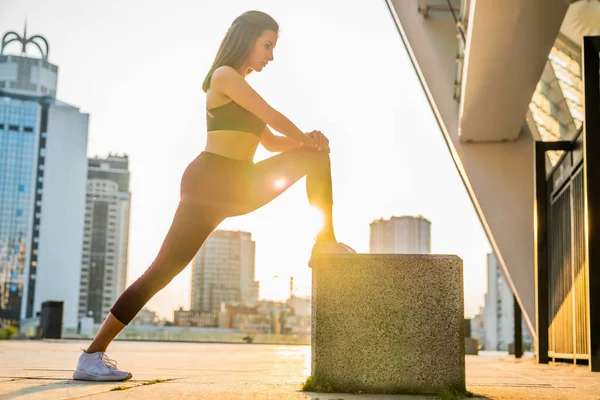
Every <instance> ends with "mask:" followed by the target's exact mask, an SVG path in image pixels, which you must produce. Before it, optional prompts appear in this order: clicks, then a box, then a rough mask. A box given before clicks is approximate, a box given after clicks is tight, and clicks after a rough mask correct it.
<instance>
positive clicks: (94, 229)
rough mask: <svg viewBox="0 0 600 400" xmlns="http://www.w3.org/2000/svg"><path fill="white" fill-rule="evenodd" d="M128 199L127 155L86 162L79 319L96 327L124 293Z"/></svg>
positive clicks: (127, 243)
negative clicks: (92, 320)
mask: <svg viewBox="0 0 600 400" xmlns="http://www.w3.org/2000/svg"><path fill="white" fill-rule="evenodd" d="M130 199H131V193H130V191H129V159H128V157H127V156H122V157H121V156H117V155H109V157H107V158H90V159H89V160H88V181H87V191H86V205H85V229H84V235H83V258H82V262H81V285H80V288H79V317H92V318H94V322H95V323H97V324H98V323H101V322H102V321H103V320H104V318H105V317H106V315H107V314H108V312H109V311H110V307H111V306H112V304H113V303H114V302H115V301H116V299H117V297H118V296H119V295H120V294H121V292H123V290H125V284H126V282H127V260H128V248H129V214H130V206H131V204H130Z"/></svg>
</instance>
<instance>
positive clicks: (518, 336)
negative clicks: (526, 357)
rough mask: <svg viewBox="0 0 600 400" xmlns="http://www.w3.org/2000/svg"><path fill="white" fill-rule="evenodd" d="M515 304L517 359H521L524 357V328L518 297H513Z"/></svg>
mask: <svg viewBox="0 0 600 400" xmlns="http://www.w3.org/2000/svg"><path fill="white" fill-rule="evenodd" d="M513 304H514V309H515V311H514V315H515V340H514V341H513V343H514V344H515V358H521V357H522V356H523V326H522V325H521V319H522V318H523V317H522V315H521V307H520V306H519V302H518V301H517V296H514V295H513Z"/></svg>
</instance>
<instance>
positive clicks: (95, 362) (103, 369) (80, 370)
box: [73, 351, 131, 381]
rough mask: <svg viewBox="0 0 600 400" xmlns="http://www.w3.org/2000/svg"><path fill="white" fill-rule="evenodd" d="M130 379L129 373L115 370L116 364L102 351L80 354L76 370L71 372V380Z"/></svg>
mask: <svg viewBox="0 0 600 400" xmlns="http://www.w3.org/2000/svg"><path fill="white" fill-rule="evenodd" d="M130 378H131V373H130V372H127V371H121V370H119V369H117V362H116V361H115V360H111V359H110V358H108V356H107V355H106V353H104V352H102V351H99V352H96V353H92V354H88V353H86V352H85V351H84V352H83V353H81V355H80V356H79V361H78V362H77V369H76V370H75V372H73V379H77V380H81V381H124V380H127V379H130Z"/></svg>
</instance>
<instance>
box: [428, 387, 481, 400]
mask: <svg viewBox="0 0 600 400" xmlns="http://www.w3.org/2000/svg"><path fill="white" fill-rule="evenodd" d="M437 396H438V397H440V398H441V399H442V400H464V399H465V398H467V397H474V394H473V393H471V392H469V391H464V390H460V389H447V390H442V391H441V392H439V393H438V394H437Z"/></svg>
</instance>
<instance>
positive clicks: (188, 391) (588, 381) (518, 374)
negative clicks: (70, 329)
mask: <svg viewBox="0 0 600 400" xmlns="http://www.w3.org/2000/svg"><path fill="white" fill-rule="evenodd" d="M87 343H88V342H77V341H50V340H48V341H0V399H28V400H29V399H31V400H35V399H82V398H84V399H94V400H96V399H161V400H165V399H172V398H176V399H178V400H183V399H211V400H212V399H224V400H228V399H236V400H237V399H248V400H250V399H261V400H262V399H273V400H275V399H294V400H296V399H305V400H316V399H320V400H334V399H335V400H340V399H344V400H355V399H356V400H367V399H371V400H373V399H376V400H392V399H403V400H408V399H421V400H425V399H435V398H436V397H434V396H387V395H348V394H317V393H303V392H300V391H299V389H300V387H301V385H302V383H303V382H304V381H305V380H306V377H307V376H309V375H310V347H308V346H275V345H243V344H242V345H237V344H199V343H198V344H195V343H154V342H146V343H142V342H115V343H113V344H112V345H111V347H110V349H109V355H110V356H111V358H114V359H117V360H118V362H119V367H121V368H123V369H128V370H130V371H132V373H133V379H132V380H130V381H127V382H125V383H123V384H119V383H89V382H78V381H73V380H71V374H72V372H73V368H74V367H75V364H76V362H77V357H78V356H79V350H78V349H79V348H81V347H84V346H86V345H87ZM154 379H165V380H167V381H164V382H159V383H155V384H146V385H144V383H149V382H151V381H152V380H154ZM119 387H122V388H123V389H126V390H114V389H115V388H119ZM467 387H468V389H469V390H470V391H471V392H473V393H475V394H476V395H478V396H480V398H483V399H485V398H488V399H502V400H504V399H519V400H520V399H527V400H529V399H536V400H537V399H540V400H543V399H553V400H554V399H577V400H600V373H596V374H592V373H590V372H588V369H587V367H585V366H574V365H566V364H560V365H550V366H539V365H536V364H535V363H534V361H533V359H531V358H526V359H524V360H522V361H515V360H514V359H513V358H511V357H506V356H469V357H467Z"/></svg>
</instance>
